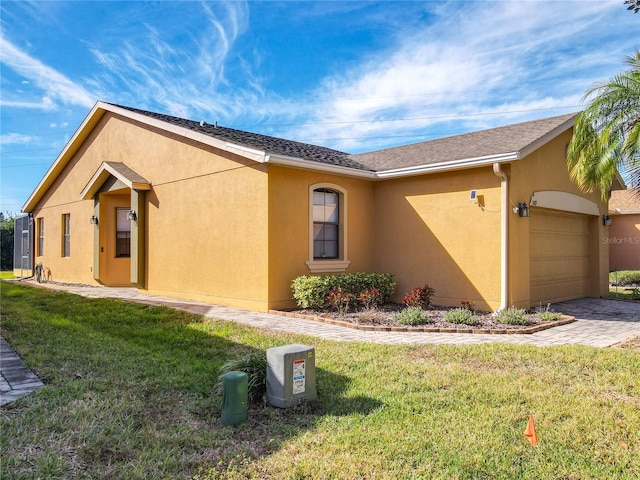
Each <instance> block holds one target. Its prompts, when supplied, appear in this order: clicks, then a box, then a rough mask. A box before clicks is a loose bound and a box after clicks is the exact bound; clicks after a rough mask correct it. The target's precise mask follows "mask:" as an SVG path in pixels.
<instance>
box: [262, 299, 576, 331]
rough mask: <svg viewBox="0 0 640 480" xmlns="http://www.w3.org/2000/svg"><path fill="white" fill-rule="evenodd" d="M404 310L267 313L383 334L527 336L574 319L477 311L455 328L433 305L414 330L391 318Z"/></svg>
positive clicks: (395, 306) (395, 307) (441, 309)
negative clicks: (507, 320)
mask: <svg viewBox="0 0 640 480" xmlns="http://www.w3.org/2000/svg"><path fill="white" fill-rule="evenodd" d="M403 308H404V306H403V305H398V304H387V305H383V306H382V307H379V308H378V309H376V310H366V311H358V312H348V313H344V314H340V313H338V312H327V311H323V310H292V311H278V310H272V311H271V312H270V313H274V314H276V315H284V316H287V317H294V318H301V319H305V320H314V321H317V322H323V323H328V324H331V325H339V326H343V327H347V328H353V329H357V330H366V331H382V332H420V333H425V332H428V333H485V334H487V333H488V334H515V333H520V334H522V333H529V334H530V333H535V332H539V331H541V330H546V329H547V328H552V327H557V326H560V325H566V324H567V323H571V322H575V318H574V317H570V316H568V315H563V316H562V318H561V319H560V320H557V321H551V322H550V321H545V320H542V319H540V318H538V317H536V316H535V313H534V314H531V315H530V316H529V318H530V321H531V322H530V324H529V325H506V324H503V323H498V322H496V321H495V320H494V317H493V315H492V314H491V313H488V312H476V317H477V318H478V324H477V325H474V326H469V325H457V324H455V323H449V322H445V321H444V320H443V317H444V314H445V313H446V312H447V311H448V310H450V309H449V308H446V307H437V306H432V307H429V309H428V310H425V313H427V315H428V316H429V323H427V324H425V325H421V326H415V327H413V326H408V325H402V324H400V323H398V322H396V321H395V320H394V318H393V317H394V315H395V314H396V313H398V312H399V311H400V310H402V309H403Z"/></svg>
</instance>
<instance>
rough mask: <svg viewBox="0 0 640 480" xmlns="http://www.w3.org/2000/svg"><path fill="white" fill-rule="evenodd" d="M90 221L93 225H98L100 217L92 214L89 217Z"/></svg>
mask: <svg viewBox="0 0 640 480" xmlns="http://www.w3.org/2000/svg"><path fill="white" fill-rule="evenodd" d="M89 223H90V224H91V225H98V217H96V216H95V215H91V218H90V219H89Z"/></svg>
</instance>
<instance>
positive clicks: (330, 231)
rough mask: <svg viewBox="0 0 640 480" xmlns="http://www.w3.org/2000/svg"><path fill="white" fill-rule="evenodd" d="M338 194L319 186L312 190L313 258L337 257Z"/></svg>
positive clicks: (338, 231)
mask: <svg viewBox="0 0 640 480" xmlns="http://www.w3.org/2000/svg"><path fill="white" fill-rule="evenodd" d="M339 202H340V195H339V194H338V192H334V191H333V190H328V189H326V188H319V189H317V190H314V191H313V258H314V259H320V258H338V257H339V252H340V238H339V233H340V205H339Z"/></svg>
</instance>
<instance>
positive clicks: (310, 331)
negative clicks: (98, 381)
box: [37, 283, 640, 347]
mask: <svg viewBox="0 0 640 480" xmlns="http://www.w3.org/2000/svg"><path fill="white" fill-rule="evenodd" d="M37 285H39V286H44V287H47V288H52V289H56V290H65V291H67V292H69V293H75V294H77V295H82V296H85V297H92V298H112V299H120V300H128V301H133V302H140V303H145V304H149V305H164V306H167V307H171V308H175V309H178V310H185V311H188V312H191V313H197V314H198V315H203V316H205V317H208V318H213V319H221V320H232V321H234V322H238V323H242V324H245V325H250V326H252V327H258V328H265V329H269V330H273V331H278V332H286V333H299V334H302V335H310V336H313V337H318V338H324V339H327V340H338V341H360V342H376V343H388V344H409V343H434V344H453V345H463V344H464V345H469V344H479V343H515V344H530V345H537V346H541V347H543V346H550V345H574V344H580V345H588V346H592V347H609V346H611V345H614V344H616V343H620V342H622V341H623V340H626V339H627V338H629V337H631V336H633V335H640V303H634V302H624V301H620V300H609V299H596V298H585V299H581V300H572V301H570V302H563V303H558V304H555V305H553V309H554V310H555V311H557V312H561V313H564V314H566V315H572V316H574V317H576V319H577V321H576V322H574V323H571V324H568V325H564V326H560V327H555V328H551V329H548V330H543V331H541V332H538V333H533V334H514V335H488V334H483V335H477V334H464V333H413V332H367V331H361V330H353V329H350V328H344V327H340V326H336V325H329V324H326V323H320V322H314V321H311V320H302V319H296V318H291V317H284V316H280V315H272V314H269V313H257V312H249V311H246V310H240V309H237V308H230V307H222V306H219V305H211V304H208V303H202V302H191V301H187V300H177V299H175V298H168V297H159V296H152V295H146V294H143V293H140V292H138V290H137V289H135V288H108V287H92V286H65V285H57V284H51V283H44V284H37Z"/></svg>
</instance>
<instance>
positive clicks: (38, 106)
mask: <svg viewBox="0 0 640 480" xmlns="http://www.w3.org/2000/svg"><path fill="white" fill-rule="evenodd" d="M0 106H1V107H7V108H9V107H11V108H26V109H33V110H53V109H54V108H55V107H56V105H55V103H54V102H53V101H52V100H51V99H50V98H49V97H44V98H42V99H41V100H40V101H21V100H6V99H0Z"/></svg>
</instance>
